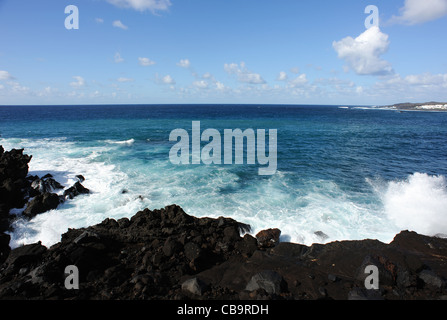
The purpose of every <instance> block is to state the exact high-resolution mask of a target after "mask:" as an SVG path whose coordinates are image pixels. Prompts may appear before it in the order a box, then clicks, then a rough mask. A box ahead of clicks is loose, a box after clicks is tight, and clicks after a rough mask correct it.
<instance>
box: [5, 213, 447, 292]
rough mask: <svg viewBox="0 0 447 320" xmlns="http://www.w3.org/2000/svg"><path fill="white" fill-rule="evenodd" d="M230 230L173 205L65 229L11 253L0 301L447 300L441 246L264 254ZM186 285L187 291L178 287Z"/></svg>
mask: <svg viewBox="0 0 447 320" xmlns="http://www.w3.org/2000/svg"><path fill="white" fill-rule="evenodd" d="M239 232H240V229H239V223H238V222H237V221H234V220H232V219H230V218H218V219H211V218H200V219H199V218H195V217H193V216H190V215H188V214H186V213H185V212H184V211H183V210H182V208H180V207H179V206H176V205H172V206H167V207H165V208H163V209H159V210H149V209H145V210H142V211H139V212H137V213H136V214H135V215H134V216H133V217H131V218H130V219H127V218H122V219H120V220H118V221H115V220H114V219H105V220H104V221H103V222H101V223H99V224H97V225H94V226H90V227H87V228H82V229H69V230H68V231H67V232H66V233H64V234H63V235H62V237H61V242H60V243H57V244H55V245H53V246H52V247H51V248H49V249H46V248H45V247H43V246H42V245H41V244H37V245H36V244H35V245H31V246H30V247H27V246H25V247H20V248H16V249H14V250H12V251H11V253H10V254H9V257H8V259H7V260H6V261H5V262H4V263H3V264H2V265H1V266H0V299H12V298H14V299H79V300H86V299H109V300H114V299H124V300H129V299H179V298H182V297H185V296H187V297H188V298H190V299H218V300H222V299H224V300H227V299H337V300H347V299H442V297H445V296H447V292H446V286H445V282H444V279H446V278H447V270H446V269H447V268H446V266H445V259H444V257H445V256H447V239H441V238H431V237H426V236H422V235H418V234H416V233H412V232H406V231H405V232H402V233H400V234H399V235H397V236H396V237H395V239H394V240H393V242H391V243H390V244H385V243H382V242H380V241H377V240H362V241H340V242H332V243H329V244H325V245H323V244H316V245H312V246H310V247H309V246H304V245H299V244H293V243H285V242H282V243H279V244H278V245H276V246H274V247H269V248H266V247H259V246H258V244H257V242H258V240H257V239H256V238H254V237H253V236H251V235H249V234H245V235H244V237H241V236H237V234H238V233H239ZM429 244H430V245H429ZM369 263H375V264H377V266H378V268H379V270H380V272H382V273H383V272H385V273H384V274H385V275H384V276H382V275H381V276H380V279H379V290H372V291H371V290H369V291H368V290H366V289H364V283H363V282H362V280H363V278H360V277H359V272H360V269H362V267H363V266H365V265H367V264H369ZM68 265H75V266H77V267H78V268H79V272H80V289H79V290H66V289H65V287H64V281H63V279H64V270H65V267H66V266H68ZM266 270H269V271H266ZM363 271H364V270H363ZM428 271H429V272H428ZM386 273H388V276H387V275H386ZM387 277H388V279H387ZM190 279H193V280H191V281H190V282H189V285H190V286H189V289H186V288H187V286H186V284H185V282H186V281H187V280H190ZM194 279H196V280H194ZM440 283H442V284H441V286H439V284H440ZM249 290H251V291H249ZM365 290H366V291H365Z"/></svg>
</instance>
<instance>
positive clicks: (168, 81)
mask: <svg viewBox="0 0 447 320" xmlns="http://www.w3.org/2000/svg"><path fill="white" fill-rule="evenodd" d="M156 77H157V82H159V83H162V84H170V85H174V84H175V80H174V79H173V78H172V77H171V76H170V75H169V74H168V75H166V76H164V77H162V78H161V79H159V78H158V75H156Z"/></svg>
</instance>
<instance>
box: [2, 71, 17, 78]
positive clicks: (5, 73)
mask: <svg viewBox="0 0 447 320" xmlns="http://www.w3.org/2000/svg"><path fill="white" fill-rule="evenodd" d="M12 79H14V77H13V76H11V74H10V73H9V72H8V71H4V70H0V80H12Z"/></svg>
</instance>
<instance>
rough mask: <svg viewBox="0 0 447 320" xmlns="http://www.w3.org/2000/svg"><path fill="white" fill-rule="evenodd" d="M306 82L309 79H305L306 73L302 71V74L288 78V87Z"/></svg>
mask: <svg viewBox="0 0 447 320" xmlns="http://www.w3.org/2000/svg"><path fill="white" fill-rule="evenodd" d="M308 82H309V81H308V80H307V75H306V74H305V73H303V74H300V75H299V76H298V77H296V78H295V79H292V80H290V81H289V83H288V84H289V87H292V88H295V87H299V86H302V85H305V84H307V83H308Z"/></svg>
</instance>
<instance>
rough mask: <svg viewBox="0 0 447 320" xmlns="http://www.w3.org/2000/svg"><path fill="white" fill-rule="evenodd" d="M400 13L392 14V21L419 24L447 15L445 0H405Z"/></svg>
mask: <svg viewBox="0 0 447 320" xmlns="http://www.w3.org/2000/svg"><path fill="white" fill-rule="evenodd" d="M399 11H400V15H399V16H393V17H392V18H391V20H390V22H392V23H399V24H405V25H415V24H421V23H425V22H428V21H433V20H436V19H439V18H441V17H443V16H445V15H447V0H405V5H404V6H403V7H402V8H400V10H399Z"/></svg>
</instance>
